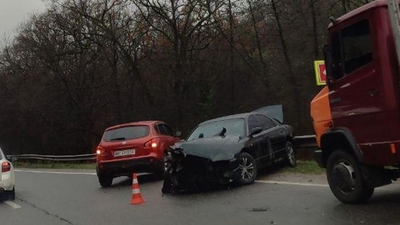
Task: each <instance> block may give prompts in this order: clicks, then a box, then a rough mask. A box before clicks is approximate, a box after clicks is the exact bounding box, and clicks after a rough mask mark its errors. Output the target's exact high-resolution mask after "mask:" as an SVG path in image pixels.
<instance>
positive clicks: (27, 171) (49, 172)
mask: <svg viewBox="0 0 400 225" xmlns="http://www.w3.org/2000/svg"><path fill="white" fill-rule="evenodd" d="M14 171H15V172H23V173H44V174H68V175H96V173H82V172H66V171H65V172H56V171H41V170H33V171H29V170H14Z"/></svg>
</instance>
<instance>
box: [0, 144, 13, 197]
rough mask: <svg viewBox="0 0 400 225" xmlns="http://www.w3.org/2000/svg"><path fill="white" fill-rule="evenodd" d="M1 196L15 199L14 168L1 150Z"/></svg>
mask: <svg viewBox="0 0 400 225" xmlns="http://www.w3.org/2000/svg"><path fill="white" fill-rule="evenodd" d="M0 195H2V196H4V197H6V199H7V198H8V199H13V200H14V199H15V176H14V167H13V165H12V163H11V162H10V161H8V160H7V159H6V156H5V155H4V153H3V151H2V150H1V148H0Z"/></svg>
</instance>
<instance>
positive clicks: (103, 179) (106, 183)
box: [96, 168, 113, 187]
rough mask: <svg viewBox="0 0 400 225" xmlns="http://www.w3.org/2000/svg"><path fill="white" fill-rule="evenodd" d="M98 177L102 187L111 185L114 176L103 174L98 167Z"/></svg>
mask: <svg viewBox="0 0 400 225" xmlns="http://www.w3.org/2000/svg"><path fill="white" fill-rule="evenodd" d="M96 172H97V178H98V179H99V183H100V185H101V186H102V187H111V185H112V181H113V178H112V177H110V176H107V175H104V174H101V173H100V172H99V170H98V169H97V168H96Z"/></svg>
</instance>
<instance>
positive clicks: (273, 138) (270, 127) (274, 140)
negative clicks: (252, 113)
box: [256, 114, 285, 162]
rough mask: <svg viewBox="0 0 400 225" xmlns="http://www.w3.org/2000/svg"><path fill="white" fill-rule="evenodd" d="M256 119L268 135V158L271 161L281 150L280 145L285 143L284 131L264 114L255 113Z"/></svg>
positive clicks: (277, 156)
mask: <svg viewBox="0 0 400 225" xmlns="http://www.w3.org/2000/svg"><path fill="white" fill-rule="evenodd" d="M256 117H257V119H258V120H259V121H260V123H261V124H262V126H263V130H264V132H265V133H266V135H267V136H268V141H269V144H270V146H269V149H268V152H269V155H268V156H269V160H270V161H271V162H273V161H275V160H276V159H279V157H280V156H279V152H280V151H281V150H282V146H284V144H285V132H284V130H283V129H282V127H281V126H280V124H278V123H277V122H275V121H273V120H272V119H270V118H268V117H266V116H264V115H260V114H259V115H256Z"/></svg>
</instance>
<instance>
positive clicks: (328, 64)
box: [322, 45, 335, 87]
mask: <svg viewBox="0 0 400 225" xmlns="http://www.w3.org/2000/svg"><path fill="white" fill-rule="evenodd" d="M322 50H323V52H324V60H325V69H326V84H327V85H328V87H330V86H331V85H332V84H333V83H334V81H335V79H334V77H333V71H332V69H333V59H332V49H331V47H330V46H329V45H324V46H323V48H322Z"/></svg>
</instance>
